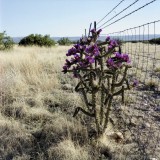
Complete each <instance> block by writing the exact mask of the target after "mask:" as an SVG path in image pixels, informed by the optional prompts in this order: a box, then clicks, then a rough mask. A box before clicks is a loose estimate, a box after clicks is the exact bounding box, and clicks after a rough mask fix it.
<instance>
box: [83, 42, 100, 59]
mask: <svg viewBox="0 0 160 160" xmlns="http://www.w3.org/2000/svg"><path fill="white" fill-rule="evenodd" d="M85 52H86V53H88V54H89V55H91V56H98V55H99V53H100V51H99V47H98V46H97V44H94V45H90V46H89V47H87V48H86V49H85Z"/></svg>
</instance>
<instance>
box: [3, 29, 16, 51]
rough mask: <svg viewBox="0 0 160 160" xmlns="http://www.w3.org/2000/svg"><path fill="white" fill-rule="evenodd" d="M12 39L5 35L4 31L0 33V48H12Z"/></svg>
mask: <svg viewBox="0 0 160 160" xmlns="http://www.w3.org/2000/svg"><path fill="white" fill-rule="evenodd" d="M13 44H14V42H13V40H12V38H11V37H9V36H7V34H6V32H5V31H4V32H3V33H0V50H8V49H12V48H13Z"/></svg>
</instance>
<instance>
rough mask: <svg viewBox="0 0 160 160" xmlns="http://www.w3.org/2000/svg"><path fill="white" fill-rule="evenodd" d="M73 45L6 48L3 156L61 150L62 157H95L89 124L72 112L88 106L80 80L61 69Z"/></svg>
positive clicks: (1, 81)
mask: <svg viewBox="0 0 160 160" xmlns="http://www.w3.org/2000/svg"><path fill="white" fill-rule="evenodd" d="M68 48H69V47H63V46H61V47H54V48H39V47H27V48H25V47H19V46H15V48H14V50H13V51H9V52H0V134H1V136H0V159H1V158H2V159H16V160H17V159H54V157H55V156H57V154H58V153H59V151H61V152H64V153H63V155H60V156H61V159H66V158H69V159H70V158H71V159H75V158H76V159H84V157H88V156H89V154H88V152H87V151H85V150H84V148H83V147H82V146H84V145H85V140H86V139H87V134H86V129H85V127H84V126H82V125H81V123H80V121H78V120H75V119H73V118H72V115H70V114H69V113H71V112H72V110H73V107H75V106H78V105H83V102H82V101H81V99H80V98H79V96H78V95H77V94H76V93H74V84H75V82H76V80H73V79H72V76H71V77H68V76H65V75H63V73H61V70H62V63H64V60H65V52H66V51H67V50H68ZM63 111H64V112H63ZM66 111H67V112H66ZM77 137H78V138H77ZM65 139H66V140H65ZM67 139H68V140H67ZM80 143H81V146H80V145H79V144H80ZM54 146H55V148H54ZM83 154H84V155H83ZM54 155H55V156H54ZM82 155H83V157H82ZM86 159H87V158H86Z"/></svg>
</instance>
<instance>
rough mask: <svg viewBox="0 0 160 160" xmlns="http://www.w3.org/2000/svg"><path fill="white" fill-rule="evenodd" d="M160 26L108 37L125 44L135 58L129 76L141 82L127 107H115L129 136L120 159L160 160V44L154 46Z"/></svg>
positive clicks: (120, 125) (149, 25)
mask: <svg viewBox="0 0 160 160" xmlns="http://www.w3.org/2000/svg"><path fill="white" fill-rule="evenodd" d="M159 27H160V21H155V22H151V23H147V24H144V25H141V26H138V27H134V28H130V29H126V30H124V31H119V32H114V33H109V34H107V35H108V36H110V37H111V38H112V39H118V40H120V41H121V42H122V52H123V53H128V54H129V55H130V57H131V65H132V68H131V69H130V70H129V73H128V77H129V79H130V80H135V79H137V80H138V81H139V85H138V87H137V88H136V89H135V90H132V91H131V90H130V91H127V92H126V93H125V103H124V104H121V105H119V100H118V99H117V100H115V102H114V104H113V113H114V114H113V115H112V116H116V118H117V122H116V123H115V124H116V125H117V128H118V130H119V131H120V132H121V133H122V134H123V135H124V137H125V141H124V143H123V145H122V146H121V149H120V150H119V154H118V155H119V159H152V158H155V159H157V160H158V159H160V133H159V131H160V45H158V44H156V43H151V42H153V41H155V39H156V38H158V37H160V36H159V35H158V31H159ZM151 40H152V41H151Z"/></svg>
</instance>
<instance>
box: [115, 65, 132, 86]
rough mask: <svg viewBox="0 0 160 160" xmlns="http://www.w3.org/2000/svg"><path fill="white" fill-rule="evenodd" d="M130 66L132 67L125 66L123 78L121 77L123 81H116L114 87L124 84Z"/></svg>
mask: <svg viewBox="0 0 160 160" xmlns="http://www.w3.org/2000/svg"><path fill="white" fill-rule="evenodd" d="M128 68H130V66H125V70H124V72H123V78H122V79H121V81H120V82H119V83H115V84H114V87H120V86H122V85H123V83H124V81H125V80H126V76H127V70H128Z"/></svg>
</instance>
